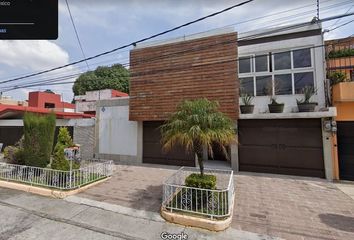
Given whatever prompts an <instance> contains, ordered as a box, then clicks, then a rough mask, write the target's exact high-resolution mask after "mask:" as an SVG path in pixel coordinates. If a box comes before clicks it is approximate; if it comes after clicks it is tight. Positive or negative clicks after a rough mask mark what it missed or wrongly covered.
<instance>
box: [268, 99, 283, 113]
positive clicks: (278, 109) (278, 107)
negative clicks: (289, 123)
mask: <svg viewBox="0 0 354 240" xmlns="http://www.w3.org/2000/svg"><path fill="white" fill-rule="evenodd" d="M268 109H269V112H270V113H282V112H283V111H284V103H278V102H277V98H276V97H275V96H274V95H273V96H271V97H270V104H268Z"/></svg>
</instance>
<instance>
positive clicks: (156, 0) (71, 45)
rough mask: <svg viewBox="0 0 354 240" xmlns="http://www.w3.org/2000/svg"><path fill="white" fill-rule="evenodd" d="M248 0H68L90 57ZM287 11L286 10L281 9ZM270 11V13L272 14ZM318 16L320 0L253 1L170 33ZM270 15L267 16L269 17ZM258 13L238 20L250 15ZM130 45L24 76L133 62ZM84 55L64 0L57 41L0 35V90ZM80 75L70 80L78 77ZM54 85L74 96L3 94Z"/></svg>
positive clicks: (336, 34) (340, 5) (344, 30)
mask: <svg viewBox="0 0 354 240" xmlns="http://www.w3.org/2000/svg"><path fill="white" fill-rule="evenodd" d="M242 1H243V0H236V1H235V0H234V1H232V0H218V1H215V0H193V1H191V0H129V1H126V0H68V3H69V6H70V9H71V12H72V16H73V19H74V22H75V24H76V28H77V30H78V34H79V37H80V40H81V43H82V46H83V50H84V54H85V56H86V57H89V56H93V55H96V54H98V53H101V52H104V51H107V50H110V49H113V48H116V47H119V46H122V45H125V44H127V43H131V42H134V41H136V40H139V39H141V38H144V37H147V36H150V35H153V34H155V33H158V32H161V31H164V30H166V29H169V28H172V27H175V26H178V25H181V24H184V23H186V22H189V21H192V20H195V19H197V18H200V17H203V16H205V15H208V14H210V13H213V12H216V11H219V10H222V9H224V8H226V7H229V6H231V5H234V4H237V3H239V2H242ZM279 12H282V13H279ZM347 12H349V13H350V12H354V3H353V1H352V0H320V18H325V17H328V16H334V15H339V14H344V13H347ZM268 15H271V16H268ZM315 15H316V0H296V1H294V0H254V1H253V2H251V3H249V4H246V5H244V6H242V7H239V8H235V9H233V10H231V11H228V12H226V13H223V14H221V15H218V16H215V17H212V18H209V19H207V20H205V21H202V22H199V23H196V24H193V25H190V26H188V27H186V28H183V29H180V30H178V31H175V32H172V33H169V34H166V35H164V36H161V37H159V38H158V39H169V38H174V37H179V36H184V35H189V34H194V33H199V32H204V31H209V30H212V29H216V28H221V27H225V26H229V25H231V26H232V27H233V28H234V30H235V31H237V32H246V31H250V30H256V29H262V28H267V27H275V26H282V25H288V24H294V23H297V22H304V21H310V20H311V19H312V18H313V17H314V16H315ZM264 16H267V17H264ZM254 18H259V19H257V20H252V21H248V22H246V23H242V24H237V23H240V22H243V21H246V20H249V19H254ZM353 19H354V16H350V17H347V18H343V19H340V20H338V21H337V20H333V21H330V22H326V23H323V26H322V27H323V29H332V28H335V27H336V26H340V25H341V24H343V23H346V22H348V21H350V20H353ZM353 29H354V22H352V23H351V24H348V25H345V26H343V27H340V28H338V29H336V30H334V31H331V32H329V33H326V34H325V39H335V38H343V37H347V36H350V35H352V34H354V32H353ZM129 49H130V48H127V49H124V50H121V51H118V52H115V53H113V54H109V55H108V56H105V57H101V58H97V59H94V60H92V61H89V62H88V64H89V68H88V67H87V65H86V64H85V63H82V64H78V65H75V66H71V67H68V68H65V69H63V70H58V71H55V72H52V73H49V74H44V75H41V76H37V77H33V78H29V79H25V80H20V81H18V82H16V83H11V85H12V86H13V85H14V84H18V85H21V84H27V83H32V82H36V81H41V80H45V79H48V78H55V77H57V78H59V77H62V76H64V75H74V74H79V73H80V72H85V71H87V70H94V69H95V68H96V67H97V66H103V65H108V66H109V65H112V64H114V63H128V62H129ZM82 58H83V54H82V52H81V50H80V48H79V44H78V41H77V39H76V36H75V32H74V28H73V26H72V23H71V21H70V16H69V13H68V9H67V6H66V3H65V0H59V37H58V39H57V40H31V41H30V40H0V90H1V91H3V90H4V88H6V86H8V85H7V84H1V81H4V80H6V79H9V78H13V77H17V76H21V75H24V74H28V73H34V72H37V71H41V70H46V69H49V68H53V67H57V66H61V65H64V64H67V63H70V62H73V61H76V60H80V59H82ZM74 80H75V76H73V77H72V78H70V79H67V80H65V81H68V82H70V81H74ZM46 89H51V90H53V91H55V92H57V93H59V94H61V95H62V96H63V98H64V100H65V101H71V100H72V98H73V93H72V84H65V85H64V84H63V85H58V86H36V87H31V88H21V89H17V90H13V91H8V92H4V93H3V95H4V96H11V97H12V98H14V99H18V100H26V99H27V98H28V92H30V91H38V90H46Z"/></svg>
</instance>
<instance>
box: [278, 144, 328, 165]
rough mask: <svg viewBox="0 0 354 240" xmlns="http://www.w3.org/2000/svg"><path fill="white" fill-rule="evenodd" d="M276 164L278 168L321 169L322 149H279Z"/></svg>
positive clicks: (322, 163)
mask: <svg viewBox="0 0 354 240" xmlns="http://www.w3.org/2000/svg"><path fill="white" fill-rule="evenodd" d="M294 156H296V157H294ZM278 164H279V167H280V168H283V167H284V168H296V169H317V170H323V168H324V160H323V153H322V149H309V148H288V149H286V150H280V151H278Z"/></svg>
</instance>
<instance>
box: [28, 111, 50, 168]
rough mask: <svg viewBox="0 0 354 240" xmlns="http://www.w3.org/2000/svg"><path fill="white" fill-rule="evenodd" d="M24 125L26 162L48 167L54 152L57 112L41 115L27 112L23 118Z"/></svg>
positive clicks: (29, 164)
mask: <svg viewBox="0 0 354 240" xmlns="http://www.w3.org/2000/svg"><path fill="white" fill-rule="evenodd" d="M23 125H24V135H25V138H24V143H23V148H24V155H25V164H26V165H28V166H34V167H46V166H47V165H48V164H49V162H50V156H51V153H52V148H53V142H54V132H55V125H56V124H55V114H54V113H52V114H49V115H46V116H40V115H36V114H32V113H26V114H25V115H24V118H23Z"/></svg>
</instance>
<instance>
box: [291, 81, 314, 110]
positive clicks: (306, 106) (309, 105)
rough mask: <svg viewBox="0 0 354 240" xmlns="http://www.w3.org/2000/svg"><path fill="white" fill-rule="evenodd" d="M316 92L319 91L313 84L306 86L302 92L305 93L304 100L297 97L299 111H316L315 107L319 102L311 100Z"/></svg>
mask: <svg viewBox="0 0 354 240" xmlns="http://www.w3.org/2000/svg"><path fill="white" fill-rule="evenodd" d="M316 92H317V91H316V89H315V88H314V87H313V86H305V87H304V88H303V89H302V93H303V94H304V99H302V100H298V99H296V102H297V107H298V109H299V112H313V111H315V107H316V105H317V103H316V102H310V100H311V98H312V96H313V95H315V94H316Z"/></svg>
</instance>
